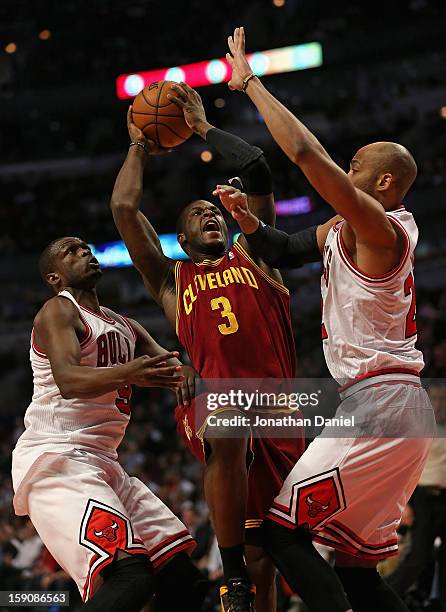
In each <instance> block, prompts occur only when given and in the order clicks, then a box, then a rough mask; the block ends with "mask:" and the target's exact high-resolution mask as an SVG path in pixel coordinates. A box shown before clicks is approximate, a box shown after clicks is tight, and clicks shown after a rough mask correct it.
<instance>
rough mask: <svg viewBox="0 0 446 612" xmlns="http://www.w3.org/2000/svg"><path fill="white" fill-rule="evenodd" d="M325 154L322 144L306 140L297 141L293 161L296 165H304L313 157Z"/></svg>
mask: <svg viewBox="0 0 446 612" xmlns="http://www.w3.org/2000/svg"><path fill="white" fill-rule="evenodd" d="M321 154H322V155H324V154H325V151H324V148H323V147H322V146H321V145H318V144H312V143H309V142H306V141H303V142H302V141H301V142H299V141H298V142H296V143H295V145H294V148H293V154H292V161H293V162H294V163H295V164H296V166H303V165H304V164H305V163H306V162H308V160H309V159H310V158H311V157H315V156H320V155H321Z"/></svg>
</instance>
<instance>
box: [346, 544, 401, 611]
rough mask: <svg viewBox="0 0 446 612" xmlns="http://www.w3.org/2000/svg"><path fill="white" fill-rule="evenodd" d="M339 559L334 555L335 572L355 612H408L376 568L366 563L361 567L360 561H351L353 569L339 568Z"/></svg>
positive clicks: (350, 567)
mask: <svg viewBox="0 0 446 612" xmlns="http://www.w3.org/2000/svg"><path fill="white" fill-rule="evenodd" d="M339 557H340V555H339V553H336V567H335V570H336V573H337V575H338V576H339V578H340V580H341V582H342V585H343V587H344V589H345V592H346V594H347V597H348V598H349V600H350V601H351V603H352V606H353V609H354V610H355V612H376V611H377V610H379V612H409V609H408V608H407V606H406V604H405V603H404V602H403V601H402V600H401V599H400V597H399V596H398V595H397V593H396V592H395V591H394V590H393V589H392V587H391V586H390V585H389V584H387V583H386V582H385V581H384V580H383V579H382V578H381V576H380V575H379V574H378V571H377V570H376V567H371V566H370V563H367V561H366V562H365V564H364V565H365V566H363V567H361V560H360V559H353V560H352V562H353V563H354V564H355V566H354V567H352V566H349V567H346V566H341V565H338V559H339ZM343 561H345V559H343ZM375 565H376V563H375Z"/></svg>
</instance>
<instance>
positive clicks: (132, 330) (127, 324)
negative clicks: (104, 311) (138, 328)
mask: <svg viewBox="0 0 446 612" xmlns="http://www.w3.org/2000/svg"><path fill="white" fill-rule="evenodd" d="M121 319H122V320H123V321H124V324H125V325H126V327H128V328H129V330H130V332H131V334H132V336H133V339H134V341H135V342H136V341H137V340H138V337H137V335H136V332H135V330H134V329H133V325H132V324H131V323H130V321H129V320H128V319H127V317H124V315H121Z"/></svg>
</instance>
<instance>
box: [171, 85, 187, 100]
mask: <svg viewBox="0 0 446 612" xmlns="http://www.w3.org/2000/svg"><path fill="white" fill-rule="evenodd" d="M170 88H171V89H173V90H174V91H175V93H176V94H177V96H178V97H179V98H181V99H182V100H187V92H186V91H185V88H184V85H183V83H174V84H173V85H171V86H170Z"/></svg>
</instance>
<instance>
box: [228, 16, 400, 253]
mask: <svg viewBox="0 0 446 612" xmlns="http://www.w3.org/2000/svg"><path fill="white" fill-rule="evenodd" d="M228 42H229V48H230V51H231V54H229V53H228V54H227V59H228V61H229V62H230V63H231V65H232V69H233V75H232V79H231V81H230V83H229V85H230V87H231V88H232V89H239V90H241V89H242V87H243V86H245V91H246V93H247V95H248V96H249V97H250V98H251V100H252V101H253V102H254V104H255V105H256V107H257V109H258V110H259V112H260V113H261V115H262V116H263V118H264V120H265V123H266V125H267V126H268V129H269V131H270V132H271V135H272V136H273V138H274V139H275V141H276V142H277V144H278V145H279V146H280V147H281V148H282V149H283V151H284V152H285V153H286V155H287V156H288V157H289V158H290V159H291V161H293V162H294V163H295V164H297V165H298V166H299V167H300V168H301V170H302V171H303V172H304V174H305V176H306V177H307V178H308V180H309V181H310V183H311V184H312V185H313V187H314V188H315V189H316V190H317V191H318V193H319V194H320V195H321V196H322V197H323V198H324V200H326V201H327V202H328V203H329V204H331V206H333V208H334V209H335V210H336V212H337V213H339V214H340V215H341V216H342V217H343V218H344V219H345V220H346V221H347V222H348V223H349V224H350V225H351V227H352V228H353V230H354V233H355V235H356V240H357V242H361V243H363V244H368V245H370V246H373V247H376V248H380V249H392V248H394V246H395V244H396V241H397V235H396V232H395V230H394V228H393V226H392V224H391V222H390V221H389V220H388V218H387V216H386V214H385V211H384V209H383V207H382V206H381V204H380V203H379V202H377V201H376V200H375V199H374V198H372V197H371V196H369V195H368V194H366V193H364V192H363V191H360V190H359V189H356V188H355V187H354V186H353V184H352V182H351V181H350V180H349V178H348V176H347V174H346V173H345V172H344V171H343V170H342V169H341V168H340V167H339V166H338V165H337V164H336V163H335V162H334V161H333V160H332V159H331V157H330V156H329V155H328V153H327V152H326V151H325V149H324V148H323V147H322V145H321V144H320V142H319V141H318V139H317V138H316V137H315V136H314V135H313V134H312V133H311V132H310V130H308V129H307V128H306V127H305V125H304V124H303V123H302V122H301V121H299V120H298V119H297V118H296V117H295V116H294V115H293V114H292V113H290V111H289V110H288V109H286V108H285V106H283V104H281V103H280V102H279V101H278V100H277V99H276V98H275V97H274V96H273V95H272V94H271V93H270V92H269V91H268V90H267V89H266V88H265V87H264V86H263V84H262V83H261V82H260V80H259V79H258V78H257V77H253V78H250V79H249V81H247V77H248V76H249V75H251V74H252V71H251V68H250V66H249V64H248V62H247V60H246V56H245V34H244V30H243V28H236V30H235V32H234V37H232V36H231V37H229V39H228ZM244 84H245V85H244Z"/></svg>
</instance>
